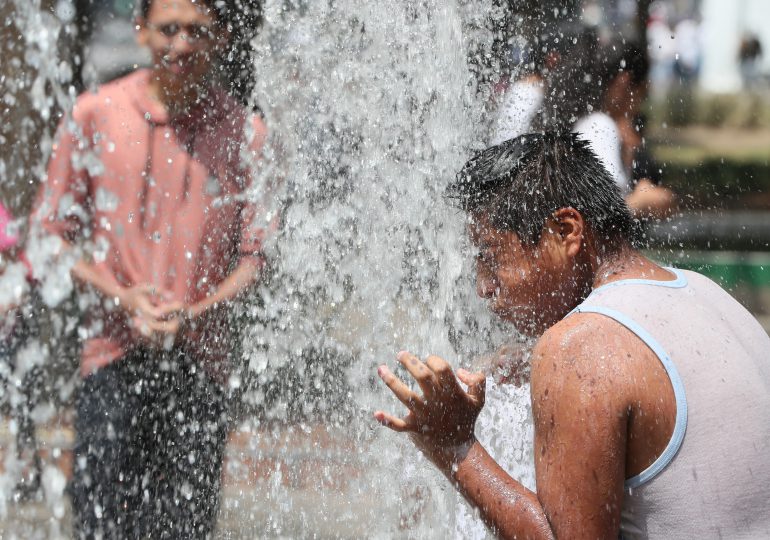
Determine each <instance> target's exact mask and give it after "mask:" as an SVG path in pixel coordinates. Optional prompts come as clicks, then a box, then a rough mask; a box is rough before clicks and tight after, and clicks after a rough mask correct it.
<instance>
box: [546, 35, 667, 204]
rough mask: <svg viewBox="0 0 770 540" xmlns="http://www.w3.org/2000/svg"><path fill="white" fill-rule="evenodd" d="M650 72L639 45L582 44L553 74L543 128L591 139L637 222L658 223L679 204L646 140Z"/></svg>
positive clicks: (589, 140) (586, 42)
mask: <svg viewBox="0 0 770 540" xmlns="http://www.w3.org/2000/svg"><path fill="white" fill-rule="evenodd" d="M648 73H649V60H648V58H647V55H646V53H645V52H644V51H643V50H641V49H640V48H639V47H638V46H636V45H634V44H632V43H622V42H610V43H608V44H598V43H597V42H596V40H583V42H582V43H580V44H579V46H578V47H576V49H575V50H574V51H573V53H572V54H571V55H570V58H569V60H568V61H565V62H562V63H561V65H560V66H559V72H558V73H555V74H554V76H553V78H552V80H553V85H552V87H551V88H549V90H548V92H547V93H546V96H547V97H546V100H545V102H544V104H543V111H544V116H543V117H541V123H542V125H543V126H544V127H547V128H549V129H557V130H562V131H563V130H570V129H571V130H572V131H575V132H576V133H578V134H579V135H580V136H581V137H582V138H583V139H585V140H587V141H588V142H589V143H590V145H591V148H592V149H593V151H594V152H596V154H597V155H598V157H599V159H600V160H601V162H602V164H603V165H604V166H605V167H606V168H607V170H608V171H609V172H610V174H611V175H612V178H613V179H614V180H615V183H616V184H617V185H618V187H619V188H620V192H621V193H622V194H623V196H624V197H625V199H626V203H627V204H628V206H629V208H630V209H631V212H632V213H633V214H634V217H636V218H640V219H650V218H652V219H659V218H662V217H665V216H667V215H669V214H670V213H671V212H672V211H674V210H675V208H676V199H675V197H674V194H673V193H672V192H671V191H670V190H669V189H667V188H665V187H663V186H661V185H659V182H660V167H659V166H657V165H656V164H655V163H654V160H653V159H652V158H651V156H650V155H649V153H648V151H647V149H646V147H645V145H644V139H643V137H642V132H643V126H642V125H640V124H641V123H640V118H641V115H640V113H641V106H642V104H643V103H644V101H645V99H646V97H647V90H648V82H647V75H648Z"/></svg>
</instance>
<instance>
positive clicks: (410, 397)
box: [374, 351, 485, 471]
mask: <svg viewBox="0 0 770 540" xmlns="http://www.w3.org/2000/svg"><path fill="white" fill-rule="evenodd" d="M398 361H399V362H400V363H401V364H402V365H403V366H404V367H405V368H406V369H407V371H409V373H410V374H411V375H412V377H414V378H415V380H416V381H417V384H418V385H419V386H420V389H421V390H422V395H418V394H417V393H416V392H414V391H412V389H410V388H409V387H408V386H407V385H406V384H404V382H403V381H401V380H400V379H399V378H398V377H396V376H395V375H394V374H393V373H392V372H391V371H390V370H389V369H388V368H387V366H384V365H382V366H380V367H379V368H378V369H377V373H378V374H379V376H380V378H381V379H382V380H383V381H384V382H385V384H386V385H387V386H388V388H390V390H391V391H392V392H393V393H394V394H395V395H396V397H397V398H398V399H399V401H401V403H403V404H404V405H405V406H406V407H407V409H409V412H408V413H407V415H406V416H405V417H403V418H399V417H397V416H394V415H391V414H388V413H386V412H384V411H377V412H375V413H374V418H375V419H376V420H377V421H378V422H380V423H381V424H382V425H384V426H387V427H389V428H390V429H392V430H393V431H398V432H406V433H410V434H411V435H412V440H413V441H414V442H415V444H416V445H417V447H418V448H419V449H420V450H421V451H422V452H423V453H424V454H425V455H426V456H427V457H428V458H429V459H430V460H431V461H433V462H434V463H435V464H436V465H437V466H438V467H439V468H441V469H443V470H445V471H447V470H448V469H449V468H450V467H451V466H452V464H453V463H454V462H455V460H456V459H458V458H459V457H461V454H462V453H463V452H464V451H466V450H467V449H468V448H470V446H471V445H472V444H473V442H474V441H475V436H474V426H475V424H476V418H477V417H478V415H479V412H481V408H482V407H483V406H484V386H485V376H484V374H483V373H470V372H468V371H465V370H463V369H460V370H458V371H457V377H455V373H454V372H453V371H452V368H451V366H450V365H449V364H448V363H447V362H446V361H444V360H442V359H441V358H439V357H437V356H429V357H428V359H427V360H426V361H425V362H421V361H420V360H419V359H418V358H417V357H416V356H414V355H412V354H410V353H408V352H405V351H404V352H401V353H399V354H398ZM458 378H459V379H460V381H462V382H463V383H465V384H466V385H467V386H468V391H467V392H466V391H465V390H463V388H462V387H461V386H460V384H459V382H458V380H457V379H458Z"/></svg>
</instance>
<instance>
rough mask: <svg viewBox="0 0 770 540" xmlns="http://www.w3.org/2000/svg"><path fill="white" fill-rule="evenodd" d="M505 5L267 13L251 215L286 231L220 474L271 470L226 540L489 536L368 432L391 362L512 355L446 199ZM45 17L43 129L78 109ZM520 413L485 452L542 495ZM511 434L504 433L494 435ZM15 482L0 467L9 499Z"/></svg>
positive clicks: (272, 249) (228, 502)
mask: <svg viewBox="0 0 770 540" xmlns="http://www.w3.org/2000/svg"><path fill="white" fill-rule="evenodd" d="M495 5H496V3H495V2H493V1H492V0H463V1H461V0H457V1H451V2H440V1H438V0H426V1H424V2H420V3H418V4H414V3H406V4H398V3H396V4H392V3H383V2H375V1H373V0H340V1H334V2H287V1H284V0H266V1H265V2H264V8H263V14H264V21H263V27H262V29H261V31H260V33H259V34H258V36H257V37H256V38H255V40H254V42H253V47H254V69H255V72H256V74H257V78H256V81H257V82H256V85H255V88H254V91H253V96H252V97H253V103H254V104H256V105H258V106H259V107H260V109H261V110H262V112H263V114H264V116H265V119H266V123H267V125H268V126H269V128H270V137H269V140H268V144H267V148H266V150H265V154H264V156H263V157H262V159H261V160H260V162H259V163H255V164H254V168H255V171H256V181H255V186H254V189H253V196H254V197H257V198H259V197H261V196H262V194H264V193H265V192H266V191H268V190H270V191H271V192H272V193H276V194H278V195H279V196H278V197H275V198H274V199H271V200H276V201H278V203H276V205H275V207H272V208H269V209H268V211H267V212H266V214H265V215H266V216H267V219H268V220H270V219H273V218H274V216H275V215H280V216H281V223H282V225H281V227H280V228H279V230H278V231H277V232H276V233H275V234H273V235H272V236H270V237H269V238H268V239H267V241H266V248H265V249H266V252H267V254H268V257H269V259H270V260H271V261H272V265H271V270H270V275H269V278H268V279H267V280H265V282H264V283H263V284H262V285H261V286H260V288H259V290H258V291H257V294H255V295H254V297H253V298H251V299H249V300H248V301H245V302H243V303H241V304H240V305H239V306H238V309H237V310H236V311H237V313H236V314H235V321H236V322H237V323H238V324H239V325H240V328H241V342H242V343H241V347H242V349H243V358H244V362H243V366H242V367H241V369H239V370H236V372H235V373H234V375H233V376H232V377H231V380H230V386H231V388H232V390H233V391H235V392H237V393H238V394H239V396H240V399H241V402H242V403H243V407H242V410H241V411H240V412H241V414H240V418H241V421H240V424H239V425H238V426H237V432H238V433H242V434H249V437H248V441H249V442H248V443H247V444H244V445H242V447H241V448H240V449H239V450H237V451H233V452H231V459H230V461H229V464H228V469H227V472H226V474H227V475H229V476H230V477H234V478H237V477H238V476H239V475H242V474H245V473H244V471H247V470H249V469H248V466H245V465H244V463H247V464H248V463H252V462H253V461H255V460H257V461H260V462H261V463H271V464H272V465H270V466H269V467H268V468H269V469H270V471H269V474H266V475H264V476H263V480H254V481H253V482H249V481H243V479H241V480H242V481H241V482H239V483H238V485H237V486H236V487H234V488H232V490H231V491H232V492H231V493H230V494H229V495H227V494H226V497H225V499H224V503H223V509H222V516H223V520H224V524H223V525H222V527H221V528H222V530H223V531H226V532H227V531H229V532H230V533H232V535H233V536H237V537H250V536H253V535H254V534H258V535H260V536H265V535H267V536H271V535H274V536H287V535H288V536H311V535H313V534H314V533H317V534H319V535H321V536H343V537H344V536H350V537H362V536H378V535H381V536H388V537H389V536H394V535H398V536H415V537H421V538H422V537H436V538H443V537H446V536H448V535H451V534H454V533H455V532H457V533H458V534H461V535H463V536H466V535H467V536H474V535H475V536H478V535H481V536H483V534H484V532H483V529H481V528H480V525H479V524H478V523H476V524H472V523H471V522H470V521H471V520H472V519H473V518H472V516H471V515H470V513H469V512H468V511H467V510H463V511H462V512H461V513H460V515H461V517H460V518H459V521H458V522H457V523H456V522H455V519H454V517H453V516H455V514H456V513H457V512H456V505H458V504H460V503H459V502H458V501H457V498H456V496H455V495H454V493H452V490H451V489H450V488H448V485H447V484H446V482H445V480H444V479H443V478H437V477H436V475H435V474H433V473H432V471H431V470H430V469H429V468H428V467H427V466H425V464H424V463H423V461H422V459H421V458H420V457H419V456H418V455H417V452H416V451H415V450H413V449H412V448H411V447H410V446H409V445H407V444H404V443H402V442H400V441H397V440H395V438H394V437H392V436H390V435H389V434H387V433H384V432H382V431H381V430H379V429H377V428H376V427H375V426H374V423H373V421H372V420H371V419H370V415H371V411H373V410H374V409H375V408H382V407H384V408H388V409H392V408H394V407H395V405H396V404H394V403H393V402H392V401H391V399H390V396H387V395H386V394H385V392H383V391H382V389H381V388H379V386H378V385H377V384H376V383H375V381H374V380H373V375H374V373H375V370H374V367H375V365H376V364H378V363H380V362H383V361H388V362H390V361H391V360H392V359H393V358H394V356H395V353H396V352H397V349H398V348H407V349H409V350H412V351H413V352H416V353H418V354H421V355H426V354H429V353H432V354H439V355H443V356H444V357H445V358H447V359H449V360H450V361H451V362H452V363H454V364H455V365H459V364H463V365H466V366H468V365H472V363H473V362H472V360H473V358H474V357H475V356H476V355H478V353H479V351H483V350H488V349H489V348H490V347H491V346H492V344H499V343H500V342H501V341H503V340H504V339H505V331H504V330H503V329H502V328H500V327H499V326H498V325H497V323H496V322H495V321H493V320H492V318H491V316H490V315H489V314H487V312H486V310H485V308H484V306H483V304H482V303H481V302H480V301H479V300H477V299H476V298H475V296H474V294H473V284H472V261H471V260H470V257H468V256H466V255H467V253H465V252H464V248H466V247H467V246H466V245H465V243H464V242H465V241H464V240H463V238H464V234H463V227H464V221H463V216H462V215H460V214H459V213H458V212H457V211H456V210H454V209H452V208H450V207H449V206H448V205H447V204H446V202H445V201H444V200H443V198H442V192H443V189H444V186H445V185H446V184H447V183H448V182H449V181H450V180H451V179H452V178H453V176H454V174H455V172H456V171H457V170H458V169H459V168H460V166H461V165H462V163H463V162H464V160H465V159H466V158H467V156H468V155H469V153H470V152H471V151H472V150H474V149H479V148H481V147H483V145H484V140H485V132H486V129H485V125H486V119H485V106H486V104H487V103H488V101H489V94H490V88H491V85H490V84H488V83H481V82H480V81H487V80H489V79H490V73H489V72H488V71H485V70H490V69H491V70H492V72H494V71H495V66H492V67H491V68H490V65H489V64H490V61H489V59H490V58H491V56H492V54H491V53H492V46H493V40H494V38H495V27H496V23H497V18H498V17H499V16H500V13H499V12H498V11H497V8H496V7H495ZM42 13H43V11H42V10H41V9H40V6H39V5H38V4H36V3H29V2H21V1H18V0H17V1H16V13H15V16H16V17H18V18H19V19H20V21H21V24H19V23H17V25H18V26H20V28H22V29H23V31H24V33H25V35H26V36H28V37H29V36H31V35H32V33H34V32H37V34H39V35H41V36H48V38H49V39H48V41H45V40H43V41H40V40H39V39H38V40H35V41H34V42H33V41H30V42H29V43H27V45H26V46H27V48H28V50H29V51H30V54H32V55H36V56H34V57H30V58H31V60H30V65H33V66H34V67H36V68H37V69H38V73H39V74H40V75H39V81H42V82H37V80H36V82H35V84H34V85H33V90H34V91H33V96H38V97H34V98H33V102H34V106H35V108H36V109H37V110H38V111H40V112H41V113H43V114H46V111H50V110H51V106H52V104H53V103H54V102H55V103H56V104H58V105H59V106H60V107H61V108H62V109H64V110H67V108H68V106H70V105H71V102H72V99H73V96H74V94H73V93H72V91H70V89H69V79H68V73H69V72H68V70H67V68H68V64H67V63H66V62H62V61H61V58H57V55H56V54H55V53H54V51H53V49H52V48H51V46H50V43H53V42H55V36H56V35H57V33H58V32H60V31H61V30H62V28H65V26H66V24H65V23H66V20H65V21H63V20H62V17H64V15H66V12H65V13H64V15H62V14H60V18H59V19H57V20H55V21H54V20H53V19H52V21H53V22H51V21H48V22H46V21H45V20H44V19H45V17H43V16H42V15H41V14H42ZM49 18H50V17H49ZM65 18H66V17H65ZM30 39H31V38H30ZM51 39H53V41H51ZM41 43H42V44H43V45H40V44H41ZM46 43H48V44H49V45H45V44H46ZM46 47H47V48H46ZM35 89H36V90H35ZM44 91H47V92H51V93H50V94H45V92H44ZM41 92H42V94H41ZM43 95H45V97H44V98H43V97H40V96H43ZM52 99H53V100H54V101H53V102H52V101H51V100H52ZM44 148H45V150H46V152H44V153H47V151H48V150H49V149H50V141H49V140H47V139H46V140H44ZM91 165H93V166H97V167H98V163H94V164H91ZM43 166H44V161H43V162H42V163H41V164H39V166H38V168H37V169H35V170H34V174H35V175H37V176H42V170H43V169H42V168H41V167H43ZM55 248H56V246H52V245H49V244H45V243H40V244H39V245H36V246H31V249H32V257H33V259H34V262H35V264H36V265H37V266H38V267H39V268H41V269H42V268H50V266H47V265H49V263H48V262H47V261H48V259H49V257H48V254H49V253H50V252H51V251H54V250H55ZM56 269H57V273H52V272H50V271H47V272H45V275H46V276H55V277H54V278H48V281H44V283H50V284H51V285H50V286H49V288H48V293H47V295H45V297H46V299H47V302H48V303H49V304H56V303H57V302H59V301H60V300H61V298H63V297H64V296H66V294H68V292H69V289H68V287H69V285H67V278H66V274H67V267H66V265H61V264H60V265H59V266H56ZM40 274H41V275H43V272H40ZM4 279H6V278H4ZM7 279H10V277H9V278H7ZM10 286H11V285H10V284H9V283H7V282H3V283H2V289H3V290H10V289H6V287H10ZM82 305H87V302H85V303H83V304H82ZM60 326H61V325H60ZM64 326H66V325H64ZM526 396H527V389H526V387H523V388H522V389H518V390H512V389H510V388H504V387H497V386H495V385H492V387H491V388H490V399H489V400H488V401H489V406H488V407H487V409H486V410H485V413H484V418H482V420H481V421H480V436H481V438H482V440H487V441H489V444H490V445H491V447H492V448H493V449H494V448H498V449H506V451H507V452H508V454H509V456H510V462H511V463H513V462H519V464H518V465H515V466H513V470H512V471H511V472H513V473H514V474H517V476H519V477H521V476H522V475H523V476H524V478H525V480H527V479H529V483H531V469H530V467H529V466H528V456H527V455H526V453H524V452H523V450H522V449H523V448H527V447H528V445H527V440H528V438H529V435H528V428H527V415H528V412H527V407H528V405H527V400H526ZM511 400H513V401H514V402H515V403H517V405H515V406H513V407H511V406H510V405H508V406H503V405H502V404H503V402H506V401H508V402H510V401H511ZM500 422H505V423H507V425H508V426H509V429H508V431H507V432H504V433H499V432H497V430H495V429H494V428H493V427H492V426H493V425H495V424H499V423H500ZM303 441H304V442H303ZM308 441H309V442H308ZM9 455H10V454H9ZM15 474H17V472H14V468H13V467H10V466H8V463H7V464H6V476H5V477H3V481H4V484H3V486H5V488H4V489H3V495H7V494H8V493H9V489H10V488H9V486H10V485H12V484H13V482H14V481H15V476H13V475H15ZM303 477H304V478H303ZM54 480H55V479H54ZM49 483H51V484H52V485H53V486H54V487H55V488H56V489H58V491H56V493H54V492H51V493H52V494H53V495H52V494H49V493H48V491H46V497H50V499H47V500H48V504H49V506H51V508H52V509H53V514H54V516H55V517H61V511H59V510H57V508H58V506H56V505H61V500H62V497H61V496H62V493H61V492H62V490H61V489H59V487H61V486H60V484H61V482H59V483H56V482H54V481H53V480H51V481H49ZM6 498H7V497H6ZM0 510H2V508H0ZM5 510H6V511H9V509H8V508H5ZM54 521H55V520H54ZM51 534H52V535H53V536H57V535H58V534H59V532H58V529H57V530H56V531H52V533H51ZM223 534H224V533H223Z"/></svg>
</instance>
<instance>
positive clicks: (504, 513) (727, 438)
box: [375, 133, 770, 539]
mask: <svg viewBox="0 0 770 540" xmlns="http://www.w3.org/2000/svg"><path fill="white" fill-rule="evenodd" d="M449 194H450V196H451V197H452V198H454V199H455V200H456V201H457V202H458V203H459V205H460V206H461V207H462V208H463V209H464V210H465V211H467V212H468V215H469V216H470V220H469V232H470V235H471V239H472V240H473V242H474V244H475V245H476V246H477V247H478V249H479V253H478V256H477V290H478V293H479V295H480V296H482V297H483V298H486V299H487V300H488V302H489V306H490V308H491V309H492V310H493V311H495V312H496V313H497V314H498V315H499V316H500V317H502V318H503V319H505V320H507V321H509V322H510V323H512V324H513V325H514V326H515V327H516V328H517V329H518V330H519V331H521V332H524V333H527V334H530V335H533V336H540V337H539V340H538V342H537V345H536V346H535V350H534V352H533V359H532V376H531V377H532V380H531V399H532V410H533V416H534V424H535V443H534V454H535V468H536V483H537V489H536V491H531V490H528V489H526V488H525V487H524V486H522V485H521V484H520V483H519V482H517V481H516V480H515V479H513V478H511V477H510V476H509V475H508V474H507V473H506V472H505V471H504V470H503V469H502V468H501V467H500V466H498V464H497V463H496V462H495V461H494V459H493V458H492V457H491V456H490V455H489V454H488V453H487V451H486V450H485V449H484V448H483V447H482V446H481V444H479V442H478V441H477V440H476V438H475V436H474V424H475V420H476V417H477V416H478V413H479V411H480V410H481V408H482V407H483V404H484V381H485V376H484V374H483V373H470V372H468V371H465V370H462V369H458V370H457V371H456V372H454V371H453V370H452V368H451V367H450V365H449V364H448V363H447V362H445V361H444V360H442V359H440V358H438V357H435V356H431V357H428V358H427V359H426V361H424V362H422V361H420V360H419V359H418V358H416V357H415V356H413V355H411V354H409V353H407V352H402V353H400V354H399V355H398V360H399V362H400V363H401V364H403V366H404V367H405V368H406V369H407V370H408V371H409V373H410V374H411V375H412V376H413V377H414V378H415V380H416V382H417V383H418V386H419V390H420V391H419V392H415V391H413V390H411V389H410V388H409V387H408V386H407V385H406V384H404V383H403V382H402V381H401V380H399V379H398V378H397V377H396V376H395V375H393V373H392V372H391V371H390V370H389V369H388V368H387V367H386V366H380V368H379V370H378V371H379V374H380V377H381V378H382V379H383V381H384V382H385V383H386V384H387V386H388V387H389V388H390V389H391V391H393V393H394V394H395V395H396V397H398V399H399V400H400V401H401V402H402V403H403V404H404V405H405V406H406V407H407V409H408V413H407V414H406V416H404V417H399V416H396V415H392V414H388V413H385V412H383V411H377V412H376V413H375V418H376V419H377V420H379V421H380V422H381V423H383V424H384V425H386V426H388V427H390V428H391V429H393V430H394V431H398V432H409V433H410V434H411V436H412V439H413V440H414V441H415V443H416V444H417V445H418V447H419V448H420V449H421V450H422V451H423V453H424V454H425V455H426V456H427V457H428V458H429V459H430V460H431V461H432V462H433V463H434V464H435V465H436V466H437V467H439V469H440V470H441V471H443V472H444V473H445V474H446V476H447V477H448V478H449V479H450V480H451V481H452V482H453V483H454V485H455V487H456V488H457V489H458V490H459V491H460V492H461V493H463V495H464V496H465V497H466V499H467V500H468V501H469V502H470V503H471V504H472V505H474V506H476V507H477V508H478V510H479V512H480V514H481V516H482V517H483V519H484V520H485V522H486V523H487V524H488V525H489V527H490V528H491V529H492V531H493V532H495V533H496V534H498V535H499V536H501V537H504V538H554V537H558V538H587V539H588V538H590V539H595V538H618V537H624V538H718V537H724V538H770V467H768V464H769V463H770V338H768V335H767V334H766V333H765V332H764V330H763V329H762V328H761V327H760V326H759V324H758V323H757V322H756V321H755V320H754V319H753V317H752V316H751V315H750V314H749V313H748V312H747V311H746V310H745V309H744V308H743V307H741V306H740V305H739V304H738V303H737V302H736V301H735V300H733V299H732V298H731V297H730V296H729V295H728V294H727V293H725V292H724V291H723V290H722V289H720V288H719V287H718V286H717V285H715V284H714V283H713V282H711V281H709V280H708V279H706V278H705V277H703V276H701V275H699V274H696V273H693V272H683V271H679V270H675V269H669V268H662V267H660V266H658V265H656V264H654V263H653V262H652V261H650V260H648V259H646V258H645V257H644V256H642V255H641V254H640V253H639V252H638V251H637V250H636V249H635V248H634V247H633V237H634V234H635V226H634V222H633V221H632V219H631V216H630V214H629V211H628V208H627V207H626V205H625V203H624V201H623V198H622V197H621V195H620V193H619V191H618V189H617V186H616V185H615V184H614V182H613V180H612V178H611V177H610V176H609V174H608V173H607V171H606V170H605V169H604V168H603V167H602V165H601V164H600V162H599V161H598V160H597V158H596V156H595V155H594V154H593V153H592V152H591V150H590V149H589V148H588V146H587V144H586V143H585V142H583V141H580V140H578V139H577V138H576V136H574V135H555V134H550V133H546V134H530V135H524V136H522V137H519V138H517V139H514V140H512V141H507V142H504V143H502V144H500V145H498V146H494V147H492V148H489V149H487V150H485V151H483V152H481V153H479V154H477V155H476V156H475V157H474V158H473V159H471V160H470V161H469V162H468V163H467V164H466V165H465V167H464V168H463V170H462V171H461V172H460V174H459V175H458V180H457V182H456V183H455V184H453V186H451V187H450V189H449ZM458 378H459V380H460V381H461V382H462V383H464V385H465V386H461V385H460V384H459V383H458V381H457V379H458ZM500 428H501V429H505V426H500Z"/></svg>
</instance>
